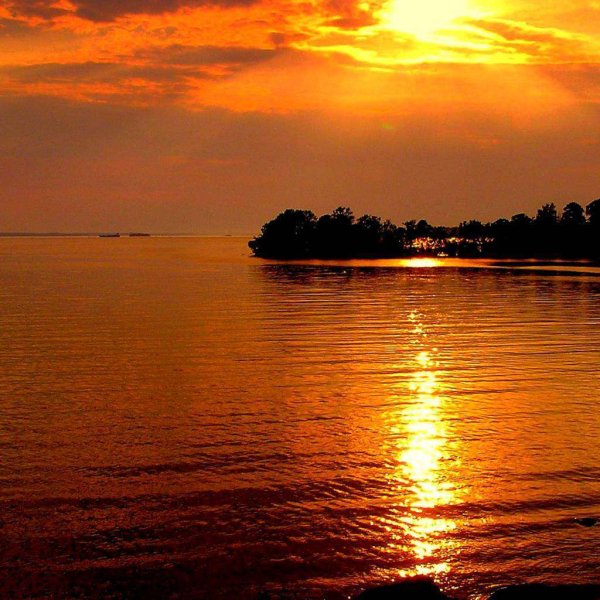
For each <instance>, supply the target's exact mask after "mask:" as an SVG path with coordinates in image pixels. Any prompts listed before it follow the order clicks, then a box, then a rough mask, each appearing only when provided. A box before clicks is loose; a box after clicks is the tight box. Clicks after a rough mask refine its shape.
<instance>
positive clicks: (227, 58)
mask: <svg viewBox="0 0 600 600" xmlns="http://www.w3.org/2000/svg"><path fill="white" fill-rule="evenodd" d="M285 51H286V50H284V49H277V50H273V49H264V48H244V47H230V48H225V47H220V46H183V45H179V44H176V45H172V46H167V47H166V48H157V49H152V50H143V51H140V52H138V53H137V54H136V55H135V56H136V58H142V59H144V60H149V61H151V62H152V63H154V64H163V65H173V66H210V65H232V66H240V67H241V66H244V65H251V64H255V63H259V62H264V61H266V60H270V59H271V58H273V57H274V56H276V55H278V54H281V53H282V52H285Z"/></svg>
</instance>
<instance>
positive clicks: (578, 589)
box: [490, 583, 600, 600]
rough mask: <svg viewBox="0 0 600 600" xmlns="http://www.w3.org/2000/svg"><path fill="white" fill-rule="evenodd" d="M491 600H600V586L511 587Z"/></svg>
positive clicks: (493, 596) (496, 594)
mask: <svg viewBox="0 0 600 600" xmlns="http://www.w3.org/2000/svg"><path fill="white" fill-rule="evenodd" d="M490 600H600V585H545V584H542V583H529V584H524V585H509V586H508V587H505V588H501V589H499V590H496V591H495V592H494V593H493V594H492V595H491V596H490Z"/></svg>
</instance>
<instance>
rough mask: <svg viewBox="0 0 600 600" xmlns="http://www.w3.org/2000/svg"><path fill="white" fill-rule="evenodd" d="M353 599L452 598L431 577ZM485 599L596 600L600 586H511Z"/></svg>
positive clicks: (364, 593) (403, 581)
mask: <svg viewBox="0 0 600 600" xmlns="http://www.w3.org/2000/svg"><path fill="white" fill-rule="evenodd" d="M355 600H452V598H450V596H447V595H446V594H444V593H443V592H442V591H441V590H440V588H439V587H438V586H437V585H436V584H435V582H434V581H433V580H432V579H429V578H428V577H413V578H410V579H404V580H402V581H399V582H398V583H393V584H390V585H384V586H381V587H375V588H371V589H368V590H366V591H364V592H363V593H362V594H360V595H358V596H357V597H356V598H355ZM489 600H600V585H545V584H538V583H529V584H523V585H511V586H508V587H505V588H501V589H498V590H496V591H495V592H493V593H492V595H491V596H490V597H489Z"/></svg>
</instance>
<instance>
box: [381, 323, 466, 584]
mask: <svg viewBox="0 0 600 600" xmlns="http://www.w3.org/2000/svg"><path fill="white" fill-rule="evenodd" d="M408 320H409V321H410V322H411V323H412V325H413V328H412V334H413V336H414V340H413V341H414V343H415V345H417V347H418V348H419V349H417V352H416V354H415V356H414V359H413V363H412V364H413V367H414V372H413V374H412V376H411V377H410V380H409V382H408V384H407V386H406V387H407V388H408V389H407V395H408V399H409V403H408V405H406V406H405V407H404V408H402V409H401V410H400V411H398V412H397V413H396V420H395V423H394V421H392V425H391V431H392V434H393V439H394V440H395V444H396V449H395V461H396V464H397V467H396V469H395V470H394V472H393V474H392V476H391V477H390V485H391V486H392V487H394V488H398V489H400V488H404V489H405V490H406V489H408V496H407V497H405V498H404V499H403V502H402V504H403V508H404V509H405V510H406V514H405V516H404V517H403V518H402V519H401V520H400V523H399V527H400V530H399V532H398V535H392V537H393V538H397V539H403V540H407V539H408V540H409V544H410V546H409V547H408V548H406V547H404V551H405V552H406V550H408V551H409V553H410V554H411V555H412V559H413V560H412V561H411V562H412V563H413V566H411V568H409V569H400V570H399V571H398V575H399V576H402V577H406V576H412V575H440V574H442V573H446V572H448V571H449V569H450V566H449V564H448V562H446V560H444V557H445V556H446V555H447V553H448V550H449V547H450V545H451V542H450V541H449V540H448V539H447V534H449V533H450V532H452V531H453V530H454V529H456V527H457V524H456V522H455V521H454V520H452V519H448V518H444V517H442V516H439V515H437V514H435V513H436V512H438V509H439V508H440V507H444V506H447V505H449V504H452V503H454V502H456V501H457V492H456V487H455V485H454V483H453V482H452V481H451V479H450V477H449V475H450V471H449V470H448V468H447V466H445V465H444V460H445V459H446V458H447V447H446V446H447V437H446V426H445V424H444V419H443V416H444V404H445V399H444V396H443V388H442V384H441V382H440V380H439V367H440V365H439V363H438V362H437V360H436V358H435V355H436V352H437V349H436V348H432V349H427V346H426V345H427V343H428V340H427V327H426V324H425V322H424V318H423V317H422V316H421V315H419V314H418V313H417V312H415V311H413V312H411V313H410V314H409V315H408ZM399 424H401V425H399ZM454 465H456V463H454ZM397 508H400V507H397ZM392 549H393V550H396V551H398V550H400V548H399V547H398V545H396V544H395V545H394V546H393V547H392Z"/></svg>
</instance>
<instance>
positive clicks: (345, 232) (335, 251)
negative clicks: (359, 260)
mask: <svg viewBox="0 0 600 600" xmlns="http://www.w3.org/2000/svg"><path fill="white" fill-rule="evenodd" d="M353 224H354V215H353V213H352V211H351V210H350V209H349V208H346V207H343V206H340V207H338V208H336V209H335V210H334V211H333V212H332V213H330V214H328V215H323V216H322V217H320V218H319V220H318V221H317V224H316V226H315V239H314V249H315V252H316V255H317V256H320V257H324V258H344V257H347V256H351V255H352V254H353V241H354V240H353V233H354V232H353V227H352V226H353Z"/></svg>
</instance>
